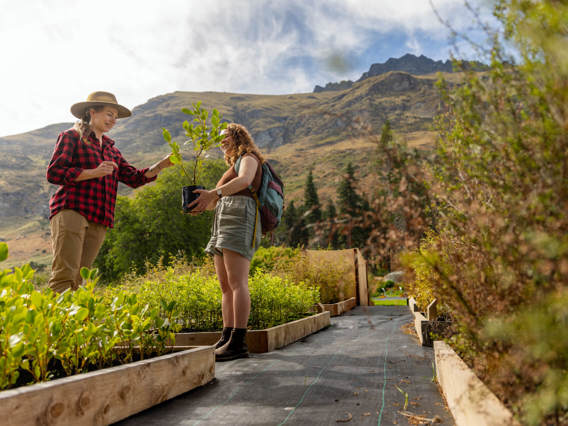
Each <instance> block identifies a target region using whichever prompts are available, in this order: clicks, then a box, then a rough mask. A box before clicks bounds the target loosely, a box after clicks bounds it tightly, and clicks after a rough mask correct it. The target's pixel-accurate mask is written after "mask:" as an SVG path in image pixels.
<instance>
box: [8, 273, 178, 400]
mask: <svg viewBox="0 0 568 426" xmlns="http://www.w3.org/2000/svg"><path fill="white" fill-rule="evenodd" d="M33 273H34V271H33V269H32V268H30V267H29V266H28V265H26V266H24V267H22V268H15V269H14V271H10V270H5V271H2V272H0V389H6V388H10V387H13V386H20V385H24V384H27V383H34V382H41V381H45V380H50V379H53V378H58V377H65V376H68V375H72V374H77V373H83V372H86V371H91V370H95V369H99V368H103V367H109V366H112V365H116V364H117V363H125V362H130V361H132V360H134V359H141V358H144V357H146V356H147V355H149V354H152V355H158V354H161V353H164V352H166V347H165V345H166V342H167V341H168V340H169V339H171V338H172V337H173V334H172V331H171V327H170V325H169V324H168V321H167V320H165V319H164V318H163V317H161V316H159V315H158V312H157V310H152V309H148V307H147V306H146V305H144V304H142V303H141V302H140V301H139V300H138V298H137V296H136V295H135V294H132V293H129V292H125V291H116V292H114V293H113V294H112V296H109V297H105V296H102V295H100V294H98V293H97V292H95V290H94V288H95V282H94V280H93V274H92V272H91V273H89V272H88V271H86V270H84V271H82V275H83V277H84V278H86V279H87V280H88V284H87V286H85V287H80V288H79V289H78V290H77V291H75V292H70V291H67V292H64V293H63V294H60V295H58V294H56V293H54V292H52V291H51V290H50V289H43V290H41V291H37V290H34V287H33V284H32V278H33ZM117 345H119V346H121V349H120V350H117V349H115V346H117Z"/></svg>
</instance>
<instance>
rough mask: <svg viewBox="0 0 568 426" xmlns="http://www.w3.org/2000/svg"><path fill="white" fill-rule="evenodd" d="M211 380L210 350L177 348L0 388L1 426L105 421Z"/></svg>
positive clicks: (212, 358) (211, 359) (213, 371)
mask: <svg viewBox="0 0 568 426" xmlns="http://www.w3.org/2000/svg"><path fill="white" fill-rule="evenodd" d="M214 378H215V354H214V352H213V348H211V347H203V348H187V349H186V350H182V351H180V352H175V353H172V354H167V355H162V356H159V357H155V358H151V359H147V360H143V361H136V362H132V363H130V364H125V365H120V366H118V367H111V368H105V369H102V370H98V371H93V372H90V373H84V374H77V375H74V376H70V377H65V378H62V379H57V380H52V381H50V382H43V383H37V384H34V385H29V386H22V387H20V388H17V389H10V390H6V391H2V392H0V419H2V421H1V422H2V425H4V426H22V425H69V426H76V425H107V424H109V423H114V422H117V421H119V420H122V419H124V418H126V417H128V416H131V415H133V414H135V413H138V412H140V411H143V410H145V409H147V408H150V407H152V406H153V405H156V404H159V403H160V402H163V401H166V400H168V399H170V398H173V397H175V396H177V395H180V394H182V393H184V392H187V391H189V390H191V389H194V388H196V387H198V386H202V385H204V384H205V383H208V382H210V381H211V380H213V379H214Z"/></svg>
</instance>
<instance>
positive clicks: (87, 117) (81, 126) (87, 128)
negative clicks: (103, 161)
mask: <svg viewBox="0 0 568 426" xmlns="http://www.w3.org/2000/svg"><path fill="white" fill-rule="evenodd" d="M91 108H92V109H94V110H95V111H97V112H98V111H100V110H102V109H103V108H104V106H103V105H95V106H94V107H91ZM91 108H87V109H86V110H85V112H84V113H83V116H82V117H81V120H79V121H77V122H76V123H75V124H74V125H73V129H74V130H76V131H77V133H79V140H82V141H83V142H85V143H87V144H88V143H89V136H90V135H91V132H92V130H93V129H92V128H91V113H90V112H89V110H90V109H91Z"/></svg>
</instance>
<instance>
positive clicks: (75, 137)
mask: <svg viewBox="0 0 568 426" xmlns="http://www.w3.org/2000/svg"><path fill="white" fill-rule="evenodd" d="M71 113H72V114H73V115H74V116H75V117H77V118H79V119H80V121H78V122H77V123H76V124H75V125H74V126H73V128H71V129H69V130H66V131H64V132H62V133H61V134H60V135H59V138H58V139H57V144H56V145H55V150H54V152H53V156H52V157H51V161H50V162H49V166H48V168H47V180H48V181H49V182H51V183H53V184H55V185H59V188H58V189H57V191H56V192H55V194H54V195H53V196H52V197H51V199H50V201H49V208H50V227H51V238H52V245H53V263H52V267H51V277H50V279H49V287H50V288H52V289H53V290H54V291H57V292H62V291H64V290H66V289H68V288H71V289H73V290H76V289H77V288H78V286H79V285H80V284H81V276H80V274H79V271H80V269H81V267H83V266H85V267H87V268H90V267H91V265H92V263H93V261H94V260H95V258H96V257H97V253H98V252H99V249H100V247H101V245H102V243H103V241H104V237H105V233H106V230H107V228H112V227H113V223H114V206H115V203H116V194H117V188H118V182H119V181H120V182H123V183H125V184H127V185H129V186H131V187H133V188H136V187H138V186H141V185H144V184H146V183H148V182H152V181H154V180H155V179H156V177H157V175H158V173H160V171H161V170H162V169H164V168H166V167H170V166H171V165H172V163H171V162H170V160H169V155H168V156H166V157H165V158H163V159H162V160H161V161H159V162H158V163H156V164H154V165H153V166H151V167H149V168H145V169H136V168H135V167H133V166H131V165H130V164H128V162H127V161H126V160H125V159H124V157H123V156H122V154H121V153H120V151H119V150H118V148H117V147H116V146H115V145H114V141H113V140H112V139H110V138H109V137H108V136H106V135H105V133H107V132H108V131H110V130H111V129H112V128H113V126H114V124H115V123H116V120H117V119H118V118H124V117H129V116H130V115H131V112H130V111H129V110H128V109H127V108H125V107H123V106H122V105H119V104H118V102H117V101H116V98H115V96H114V95H113V94H112V93H108V92H94V93H91V94H90V95H89V96H88V97H87V101H86V102H79V103H76V104H74V105H73V106H72V107H71Z"/></svg>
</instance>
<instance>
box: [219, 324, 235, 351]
mask: <svg viewBox="0 0 568 426" xmlns="http://www.w3.org/2000/svg"><path fill="white" fill-rule="evenodd" d="M231 331H233V327H223V332H222V333H221V338H220V339H219V341H218V342H217V343H215V349H217V348H220V347H221V346H223V345H224V344H225V343H227V342H228V341H229V339H230V338H231Z"/></svg>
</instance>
